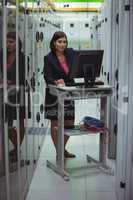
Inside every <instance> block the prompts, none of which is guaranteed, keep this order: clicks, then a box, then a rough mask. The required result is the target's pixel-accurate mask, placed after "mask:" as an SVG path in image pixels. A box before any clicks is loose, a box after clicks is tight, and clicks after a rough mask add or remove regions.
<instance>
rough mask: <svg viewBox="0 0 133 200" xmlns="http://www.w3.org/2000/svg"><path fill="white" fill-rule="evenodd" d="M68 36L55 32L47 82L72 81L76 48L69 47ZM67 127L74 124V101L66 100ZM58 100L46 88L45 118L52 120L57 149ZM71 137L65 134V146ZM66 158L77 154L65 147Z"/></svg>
mask: <svg viewBox="0 0 133 200" xmlns="http://www.w3.org/2000/svg"><path fill="white" fill-rule="evenodd" d="M67 45H68V42H67V36H66V34H65V33H64V32H61V31H58V32H55V33H54V35H53V37H52V39H51V42H50V49H51V52H50V53H49V54H48V55H46V56H45V57H44V79H45V81H46V83H47V84H54V85H58V84H65V82H70V81H72V80H71V79H70V78H69V75H70V70H71V66H72V62H73V57H74V50H73V49H68V48H67ZM64 110H65V115H64V126H65V128H72V127H73V125H74V115H75V113H74V102H73V101H65V106H64ZM57 113H58V102H57V98H56V97H55V96H53V95H51V94H50V93H49V88H46V97H45V118H46V119H50V120H51V137H52V140H53V143H54V146H55V148H56V150H57V126H58V121H57V119H58V116H57ZM68 139H69V136H67V135H65V136H64V148H65V146H66V143H67V141H68ZM64 156H65V158H74V157H75V155H74V154H72V153H69V152H68V151H67V150H66V149H64Z"/></svg>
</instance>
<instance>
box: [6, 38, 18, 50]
mask: <svg viewBox="0 0 133 200" xmlns="http://www.w3.org/2000/svg"><path fill="white" fill-rule="evenodd" d="M7 50H8V52H14V51H15V50H16V40H15V39H13V38H7Z"/></svg>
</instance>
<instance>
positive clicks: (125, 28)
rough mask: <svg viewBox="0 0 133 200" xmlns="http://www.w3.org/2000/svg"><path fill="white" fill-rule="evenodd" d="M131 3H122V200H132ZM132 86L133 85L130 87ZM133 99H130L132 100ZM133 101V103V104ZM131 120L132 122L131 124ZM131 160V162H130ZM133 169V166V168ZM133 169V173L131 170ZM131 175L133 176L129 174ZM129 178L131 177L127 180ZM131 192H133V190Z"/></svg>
mask: <svg viewBox="0 0 133 200" xmlns="http://www.w3.org/2000/svg"><path fill="white" fill-rule="evenodd" d="M129 8H130V1H126V0H125V1H119V46H118V49H119V98H118V135H117V141H118V142H117V165H116V172H117V174H116V186H117V187H116V188H117V195H118V199H123V200H125V199H128V200H129V199H132V198H131V195H129V187H130V186H129V185H130V184H131V183H129V179H128V178H129V176H130V177H131V163H132V162H131V157H132V155H131V154H132V152H131V151H132V131H131V129H132V123H131V121H132V118H131V112H130V109H131V105H132V104H131V102H132V100H131V96H130V95H131V89H130V88H131V87H132V86H131V82H132V78H131V75H130V74H131V71H132V69H131V68H132V67H131V66H130V65H131V63H130V62H131V60H132V56H131V52H132V50H131V46H132V45H131V41H132V40H131V39H132V36H131V35H130V34H131V27H132V25H131V16H130V15H131V13H132V12H131V10H130V9H129ZM129 83H130V84H129ZM129 97H130V98H129ZM129 100H130V101H129ZM129 121H130V123H129ZM129 161H130V162H129ZM129 166H130V167H129ZM129 169H130V170H129ZM129 173H130V175H129ZM127 175H128V178H127ZM130 192H131V190H130Z"/></svg>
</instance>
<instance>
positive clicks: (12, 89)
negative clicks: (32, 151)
mask: <svg viewBox="0 0 133 200" xmlns="http://www.w3.org/2000/svg"><path fill="white" fill-rule="evenodd" d="M21 47H22V44H21V41H20V39H19V51H18V56H19V63H18V66H19V91H18V92H16V33H15V32H9V33H8V34H7V66H6V69H7V87H8V88H7V95H8V96H7V97H8V99H7V113H8V114H7V120H8V127H9V139H10V140H11V142H12V144H13V145H14V149H13V150H12V151H10V156H11V157H10V159H11V160H16V159H17V132H16V128H15V127H13V120H15V119H16V117H17V116H16V115H17V114H16V112H17V110H16V103H19V104H20V109H19V123H20V145H21V143H22V141H23V138H24V118H25V95H24V88H25V59H24V54H23V53H22V52H21ZM0 58H1V59H0V60H1V62H0V68H1V71H2V74H3V67H2V51H1V52H0ZM2 80H3V78H2V79H1V82H3V81H2ZM16 99H17V100H16Z"/></svg>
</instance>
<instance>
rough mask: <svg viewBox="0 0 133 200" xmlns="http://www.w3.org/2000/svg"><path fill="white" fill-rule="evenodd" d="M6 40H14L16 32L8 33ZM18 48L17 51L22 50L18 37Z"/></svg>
mask: <svg viewBox="0 0 133 200" xmlns="http://www.w3.org/2000/svg"><path fill="white" fill-rule="evenodd" d="M7 38H11V39H14V40H16V32H9V33H7ZM18 46H19V51H21V49H22V42H21V40H20V38H19V37H18Z"/></svg>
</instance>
